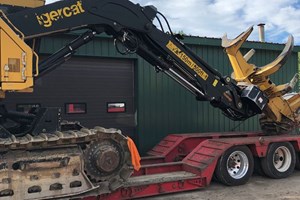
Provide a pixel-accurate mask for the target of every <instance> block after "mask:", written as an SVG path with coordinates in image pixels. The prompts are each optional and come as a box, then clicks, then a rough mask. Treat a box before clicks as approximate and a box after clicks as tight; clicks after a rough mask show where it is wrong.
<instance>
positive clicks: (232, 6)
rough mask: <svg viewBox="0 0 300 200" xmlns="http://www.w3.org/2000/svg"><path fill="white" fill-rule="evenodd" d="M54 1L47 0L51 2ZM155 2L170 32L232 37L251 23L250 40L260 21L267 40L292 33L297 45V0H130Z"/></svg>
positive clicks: (299, 0)
mask: <svg viewBox="0 0 300 200" xmlns="http://www.w3.org/2000/svg"><path fill="white" fill-rule="evenodd" d="M55 1H57V0H46V3H52V2H55ZM131 1H132V2H133V3H139V4H140V5H142V6H145V5H154V6H155V7H156V8H157V9H158V10H159V11H160V12H161V13H163V14H164V15H165V17H166V18H167V19H168V21H169V23H170V26H171V28H172V30H173V32H179V31H182V32H183V33H185V34H187V35H193V36H200V37H214V38H221V37H222V36H223V35H224V34H225V33H227V35H228V38H230V39H232V38H234V37H236V36H238V35H239V34H240V33H241V32H243V31H245V30H246V29H247V28H248V27H250V26H252V25H253V26H254V31H253V32H252V34H251V36H250V37H249V40H251V41H258V27H257V26H256V25H257V24H259V23H264V24H266V25H265V31H266V32H265V38H266V41H267V42H273V43H285V42H286V41H287V38H288V36H289V35H293V36H294V39H295V44H296V45H300V0H131Z"/></svg>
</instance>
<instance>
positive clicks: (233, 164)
mask: <svg viewBox="0 0 300 200" xmlns="http://www.w3.org/2000/svg"><path fill="white" fill-rule="evenodd" d="M248 168H249V161H248V158H247V156H246V154H245V153H244V152H242V151H235V152H233V153H232V154H230V156H229V157H228V160H227V172H228V174H229V175H230V176H231V177H232V178H234V179H240V178H242V177H243V176H245V174H246V173H247V171H248Z"/></svg>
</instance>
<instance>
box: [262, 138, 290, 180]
mask: <svg viewBox="0 0 300 200" xmlns="http://www.w3.org/2000/svg"><path fill="white" fill-rule="evenodd" d="M295 165H296V154H295V149H294V147H293V146H292V144H291V143H289V142H284V143H272V144H270V146H269V148H268V151H267V155H266V157H264V158H262V159H261V166H262V169H263V171H264V173H265V174H266V175H267V176H269V177H271V178H275V179H280V178H286V177H288V176H289V175H291V174H292V173H293V171H294V169H295Z"/></svg>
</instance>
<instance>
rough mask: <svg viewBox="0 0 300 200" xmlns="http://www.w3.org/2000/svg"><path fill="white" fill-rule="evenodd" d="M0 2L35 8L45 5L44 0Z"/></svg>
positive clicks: (1, 2)
mask: <svg viewBox="0 0 300 200" xmlns="http://www.w3.org/2000/svg"><path fill="white" fill-rule="evenodd" d="M0 4H4V5H10V6H20V7H28V8H35V7H40V6H43V5H45V0H0Z"/></svg>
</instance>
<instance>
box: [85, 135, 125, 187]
mask: <svg viewBox="0 0 300 200" xmlns="http://www.w3.org/2000/svg"><path fill="white" fill-rule="evenodd" d="M122 159H123V154H122V152H121V150H120V147H119V146H118V145H117V144H116V143H115V142H113V141H112V140H105V141H101V142H93V143H91V144H89V145H88V146H87V148H86V149H85V162H86V164H85V171H86V173H87V175H88V176H89V177H90V178H91V179H93V180H95V181H96V182H99V181H104V180H107V178H109V177H111V176H113V175H114V174H115V173H117V172H118V170H119V169H120V167H122Z"/></svg>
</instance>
